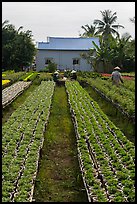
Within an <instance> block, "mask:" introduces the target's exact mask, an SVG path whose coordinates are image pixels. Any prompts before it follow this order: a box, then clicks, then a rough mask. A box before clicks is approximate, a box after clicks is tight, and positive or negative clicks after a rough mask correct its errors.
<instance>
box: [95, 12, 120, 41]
mask: <svg viewBox="0 0 137 204" xmlns="http://www.w3.org/2000/svg"><path fill="white" fill-rule="evenodd" d="M111 13H112V11H110V10H105V11H101V14H102V20H98V19H95V20H94V22H93V24H95V25H96V26H97V27H96V28H97V32H96V34H102V35H103V36H104V38H105V39H106V38H107V36H108V35H115V34H116V35H117V36H119V33H118V31H117V29H118V28H124V26H122V25H119V24H114V23H115V22H116V20H117V16H116V12H114V13H113V14H111Z"/></svg>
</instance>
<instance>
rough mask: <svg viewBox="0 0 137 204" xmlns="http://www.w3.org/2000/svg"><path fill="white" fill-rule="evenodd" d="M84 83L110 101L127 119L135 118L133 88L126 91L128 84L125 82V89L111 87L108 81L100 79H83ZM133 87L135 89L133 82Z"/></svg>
mask: <svg viewBox="0 0 137 204" xmlns="http://www.w3.org/2000/svg"><path fill="white" fill-rule="evenodd" d="M80 80H81V79H80ZM84 82H85V83H88V84H89V85H90V86H92V87H93V88H94V89H95V90H96V91H97V92H98V93H99V94H100V95H101V96H104V97H105V98H106V99H108V100H109V101H111V102H112V103H113V104H115V105H116V106H117V107H118V108H119V109H120V110H121V111H123V113H125V114H127V115H128V116H129V117H134V116H135V92H134V90H135V88H134V90H131V89H127V87H128V84H129V83H130V82H127V81H126V83H127V85H126V87H124V86H123V85H121V86H120V87H117V86H115V85H112V82H111V81H110V80H102V79H100V78H96V79H84ZM133 85H134V87H135V82H133ZM131 87H132V86H131Z"/></svg>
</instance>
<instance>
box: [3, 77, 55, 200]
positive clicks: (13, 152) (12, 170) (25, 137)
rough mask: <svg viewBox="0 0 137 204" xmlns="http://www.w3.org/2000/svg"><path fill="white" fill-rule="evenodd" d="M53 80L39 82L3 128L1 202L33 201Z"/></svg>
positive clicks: (52, 90)
mask: <svg viewBox="0 0 137 204" xmlns="http://www.w3.org/2000/svg"><path fill="white" fill-rule="evenodd" d="M54 86H55V83H54V82H51V81H50V82H48V81H45V82H42V83H41V85H39V86H38V87H37V88H36V89H35V90H34V91H33V92H32V94H31V95H30V96H29V97H28V98H27V99H26V101H25V102H24V103H23V104H22V105H21V106H20V107H19V108H18V109H16V111H14V112H13V114H12V115H11V116H10V118H9V119H8V121H7V122H6V123H5V124H4V126H3V127H2V202H32V198H33V191H34V183H35V178H36V174H37V170H38V161H39V154H40V149H41V148H42V145H43V140H44V137H43V134H44V132H45V127H46V124H47V122H48V118H49V115H50V107H51V103H52V96H53V92H54Z"/></svg>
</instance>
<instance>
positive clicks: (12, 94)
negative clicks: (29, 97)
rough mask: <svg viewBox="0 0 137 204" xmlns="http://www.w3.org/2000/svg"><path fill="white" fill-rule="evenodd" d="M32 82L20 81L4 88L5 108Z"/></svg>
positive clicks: (3, 105)
mask: <svg viewBox="0 0 137 204" xmlns="http://www.w3.org/2000/svg"><path fill="white" fill-rule="evenodd" d="M30 84H31V82H23V81H19V82H16V83H14V84H12V85H11V86H9V87H7V88H5V89H4V90H2V107H3V108H5V107H6V106H7V105H8V104H10V103H11V102H12V101H13V100H14V99H15V98H16V97H17V96H18V95H20V94H21V93H22V92H23V91H24V90H25V89H26V88H28V87H29V86H30Z"/></svg>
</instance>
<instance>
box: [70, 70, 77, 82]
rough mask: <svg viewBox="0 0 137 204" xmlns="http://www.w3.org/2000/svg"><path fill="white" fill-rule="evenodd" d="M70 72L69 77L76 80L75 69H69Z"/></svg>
mask: <svg viewBox="0 0 137 204" xmlns="http://www.w3.org/2000/svg"><path fill="white" fill-rule="evenodd" d="M71 74H72V76H71V79H74V80H76V79H77V74H76V71H75V70H72V71H71Z"/></svg>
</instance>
